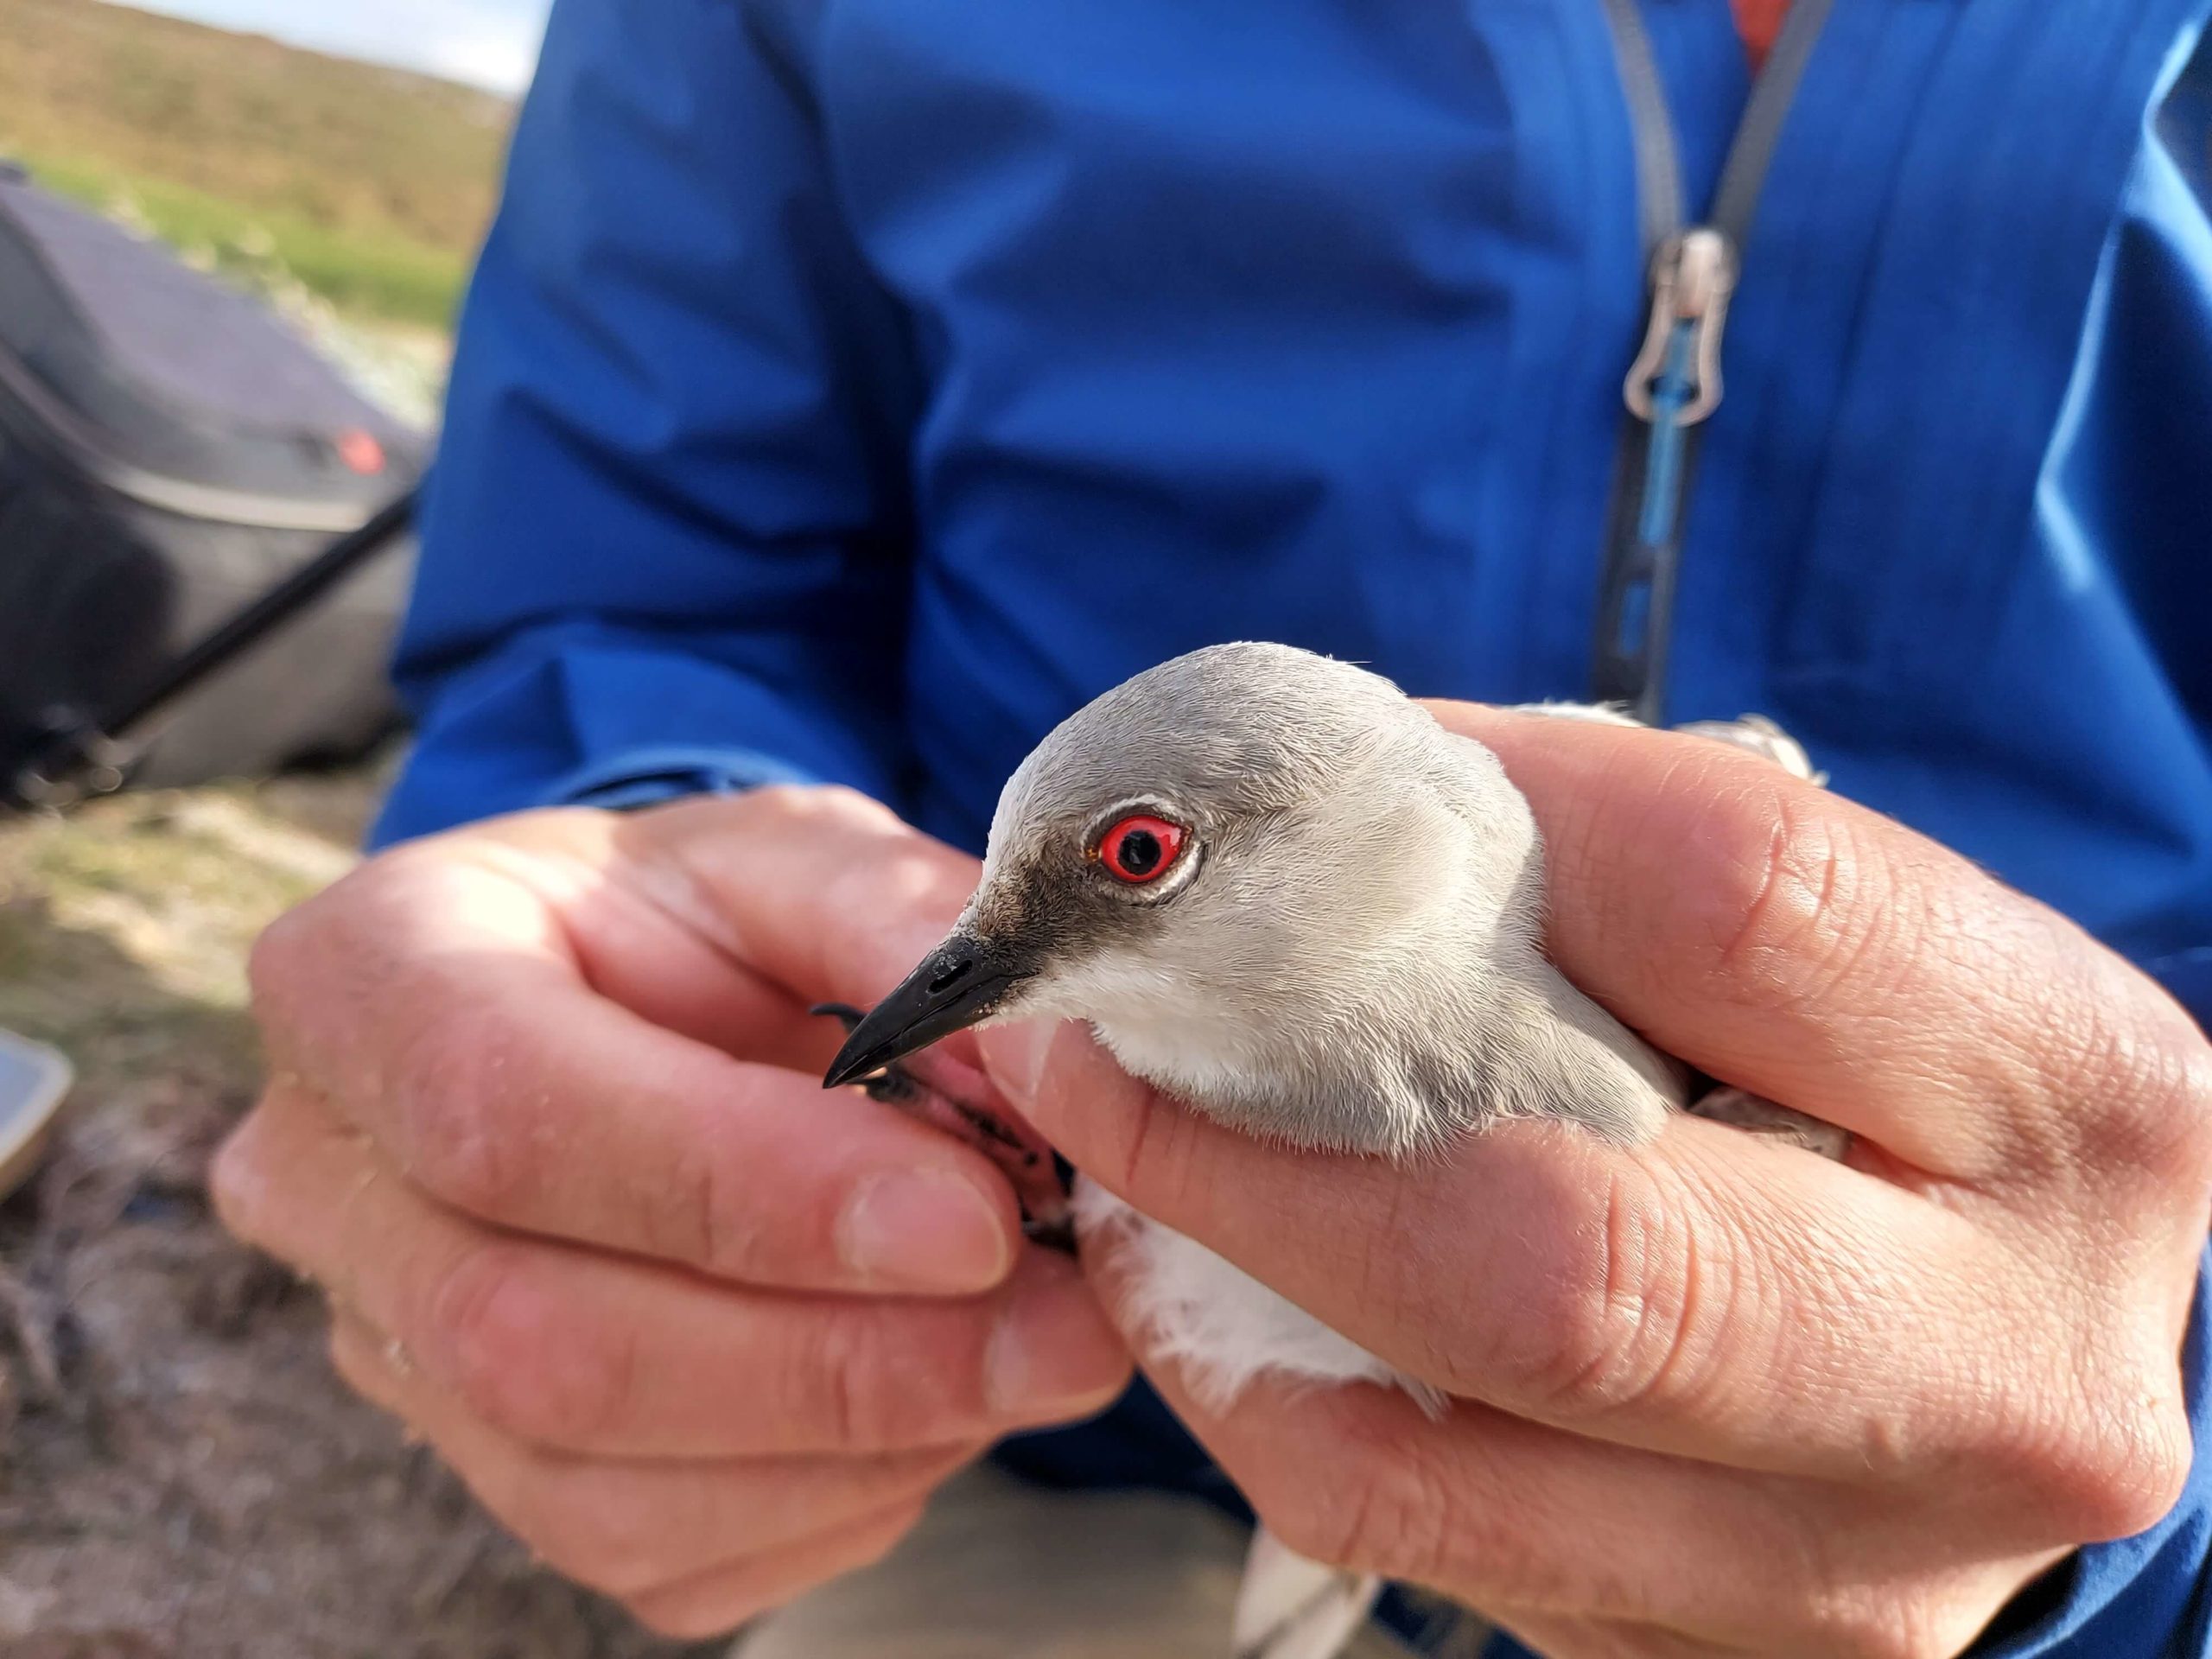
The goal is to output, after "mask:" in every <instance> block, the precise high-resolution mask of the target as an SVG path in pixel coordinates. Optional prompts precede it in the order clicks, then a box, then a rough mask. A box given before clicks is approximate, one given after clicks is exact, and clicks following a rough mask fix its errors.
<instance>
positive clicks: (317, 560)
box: [0, 486, 419, 808]
mask: <svg viewBox="0 0 2212 1659" xmlns="http://www.w3.org/2000/svg"><path fill="white" fill-rule="evenodd" d="M418 493H419V486H417V488H416V489H411V490H409V491H407V492H406V493H404V494H402V495H401V496H400V497H399V498H398V499H396V500H393V501H391V502H389V503H387V504H386V505H385V506H383V507H381V508H379V509H378V511H377V512H376V513H375V514H374V515H372V517H371V518H369V520H368V522H367V523H365V524H363V525H362V526H361V527H360V528H359V529H358V530H352V531H346V534H344V535H343V536H340V537H338V538H337V539H336V540H335V541H334V542H332V543H330V545H329V546H327V547H326V548H325V549H323V550H322V551H321V552H320V553H318V554H316V555H315V557H314V558H312V559H310V560H308V562H307V563H305V564H303V565H302V566H300V568H299V569H296V570H295V571H293V572H292V573H291V575H288V576H286V577H285V578H284V579H283V581H282V582H278V583H277V585H276V586H275V587H273V588H270V589H269V590H268V591H267V592H266V593H264V594H260V595H259V596H258V597H257V598H256V599H254V600H252V601H251V602H250V603H248V604H247V605H246V606H245V607H243V608H242V609H240V610H239V611H238V612H236V613H234V614H232V616H230V617H229V618H227V619H226V620H224V621H223V622H221V623H219V624H218V625H217V626H215V627H214V628H213V629H212V630H211V631H210V632H207V634H205V635H204V636H202V637H201V638H200V639H198V640H196V641H195V642H194V644H192V645H189V646H188V647H187V648H186V649H185V650H184V651H183V652H181V653H180V654H179V655H178V656H176V657H175V658H172V659H171V660H170V661H168V662H166V663H164V664H162V665H161V666H160V667H158V668H156V670H155V671H153V672H152V673H151V674H149V675H148V676H147V677H145V678H144V679H143V680H142V681H140V682H139V683H138V684H137V685H135V686H133V687H132V688H130V690H128V691H127V692H125V693H124V695H123V696H120V697H118V698H117V699H116V700H115V702H114V703H113V704H112V705H111V707H109V708H106V709H67V708H65V709H57V710H55V711H54V713H53V714H51V715H48V718H47V721H46V722H45V725H44V727H43V728H42V729H41V731H40V732H39V733H38V734H37V735H36V736H35V737H33V738H32V739H31V740H30V741H29V742H28V743H25V744H23V745H22V746H21V747H19V748H18V749H17V750H16V753H12V754H10V755H9V756H8V757H6V759H5V761H4V763H0V806H12V807H17V808H21V807H29V806H60V805H67V804H70V803H71V802H73V801H77V800H81V799H83V798H85V797H86V796H87V795H99V794H105V793H108V792H109V791H113V790H116V789H119V788H121V787H122V786H123V784H124V780H125V778H126V777H127V775H128V772H129V767H130V761H131V760H132V759H133V758H134V757H135V754H136V749H137V745H136V743H135V741H134V740H135V739H137V738H139V737H140V736H141V735H142V734H143V730H144V728H146V727H147V726H148V725H149V724H150V723H152V722H153V721H156V719H157V718H158V717H159V716H160V715H162V713H163V712H164V711H165V710H167V709H168V708H169V706H170V705H171V704H173V703H175V702H176V701H177V700H178V699H179V698H181V697H182V696H185V695H186V694H187V693H188V692H189V691H191V690H194V688H195V687H197V686H199V685H200V683H201V682H203V681H205V680H206V679H207V677H209V676H211V675H213V674H215V673H217V672H219V671H221V670H222V669H224V668H226V667H227V666H228V665H229V664H231V663H232V662H233V661H235V660H236V659H237V658H238V657H239V656H240V655H242V654H243V653H245V652H248V651H251V649H252V648H253V647H254V646H255V645H258V644H259V643H260V642H261V641H262V640H263V639H266V638H268V636H269V635H270V634H271V633H273V632H276V631H277V629H278V628H280V627H283V626H284V624H285V623H287V622H289V621H290V620H292V619H293V618H294V617H296V616H297V615H298V614H299V613H301V612H302V611H303V610H305V609H306V608H307V607H308V606H309V605H312V604H314V603H315V601H316V600H318V599H320V598H321V596H322V595H323V594H325V593H327V592H328V591H329V590H330V588H332V587H334V585H336V584H337V583H338V582H340V581H341V580H343V579H344V578H345V577H346V576H347V575H351V574H352V573H353V571H354V570H355V569H358V568H359V566H361V565H362V564H364V563H366V562H367V561H368V560H370V559H372V558H373V557H375V556H377V555H378V553H381V552H383V551H384V550H385V548H387V547H389V546H391V543H393V542H395V541H397V539H398V538H399V537H400V536H401V535H402V534H403V533H404V531H406V529H407V528H408V526H409V525H410V524H412V523H413V522H414V520H415V506H416V497H417V494H418Z"/></svg>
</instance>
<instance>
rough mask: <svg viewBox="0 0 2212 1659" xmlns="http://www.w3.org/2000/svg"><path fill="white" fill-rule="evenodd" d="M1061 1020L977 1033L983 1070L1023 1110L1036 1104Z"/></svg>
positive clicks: (1000, 1027)
mask: <svg viewBox="0 0 2212 1659" xmlns="http://www.w3.org/2000/svg"><path fill="white" fill-rule="evenodd" d="M1064 1023H1065V1022H1063V1021H1061V1020H1023V1021H1022V1022H1021V1023H1020V1024H1019V1025H1011V1026H993V1027H988V1028H987V1029H985V1030H984V1031H982V1032H981V1033H977V1039H976V1040H977V1043H978V1045H979V1046H980V1047H981V1049H982V1055H983V1069H984V1070H985V1071H988V1072H989V1073H990V1076H991V1081H992V1082H993V1083H995V1084H997V1085H998V1087H999V1090H1000V1092H1001V1093H1002V1094H1004V1095H1005V1096H1007V1099H1009V1100H1011V1101H1012V1102H1013V1103H1014V1104H1015V1105H1017V1106H1019V1107H1020V1108H1021V1109H1023V1110H1024V1111H1027V1109H1029V1108H1030V1107H1032V1106H1033V1105H1035V1104H1036V1102H1037V1084H1038V1082H1039V1079H1040V1078H1042V1077H1044V1075H1045V1066H1046V1062H1047V1061H1049V1060H1050V1059H1051V1058H1052V1048H1053V1046H1054V1045H1055V1044H1057V1043H1058V1041H1059V1038H1060V1031H1061V1027H1062V1026H1063V1024H1064Z"/></svg>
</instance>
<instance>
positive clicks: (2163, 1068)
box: [1428, 703, 2202, 1185]
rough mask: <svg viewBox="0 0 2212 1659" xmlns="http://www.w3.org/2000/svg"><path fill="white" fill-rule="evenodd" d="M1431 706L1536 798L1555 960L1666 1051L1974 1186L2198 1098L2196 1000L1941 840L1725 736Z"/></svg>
mask: <svg viewBox="0 0 2212 1659" xmlns="http://www.w3.org/2000/svg"><path fill="white" fill-rule="evenodd" d="M1428 706H1429V708H1430V710H1431V712H1432V713H1433V714H1434V715H1436V716H1437V718H1438V719H1439V720H1440V721H1442V722H1443V723H1444V724H1445V725H1446V726H1447V727H1449V728H1451V729H1452V730H1454V731H1458V732H1460V733H1462V734H1465V735H1467V736H1471V737H1473V738H1476V739H1478V740H1479V741H1481V742H1483V743H1484V744H1486V745H1488V746H1489V747H1491V749H1493V750H1494V751H1495V752H1496V753H1497V756H1498V758H1499V759H1500V760H1502V761H1503V763H1504V765H1505V768H1506V771H1507V772H1508V773H1509V774H1510V776H1511V778H1512V779H1513V781H1514V783H1515V784H1516V785H1518V786H1519V787H1520V788H1521V790H1522V792H1523V793H1524V794H1526V795H1527V796H1528V798H1529V804H1530V805H1531V806H1532V807H1533V808H1534V809H1535V814H1536V818H1537V822H1538V823H1539V824H1540V825H1541V828H1542V830H1543V834H1544V841H1545V845H1546V850H1547V860H1546V863H1547V878H1548V885H1547V891H1548V898H1549V924H1548V930H1549V931H1548V941H1549V945H1550V949H1551V951H1552V954H1553V956H1554V959H1555V960H1556V961H1557V962H1558V963H1559V964H1560V967H1561V968H1562V969H1565V971H1566V973H1567V976H1568V977H1569V978H1570V979H1572V980H1573V982H1575V983H1576V984H1577V985H1579V986H1580V987H1581V988H1583V989H1584V990H1586V991H1588V992H1589V993H1590V994H1591V995H1593V996H1595V997H1597V998H1598V999H1599V1001H1602V1002H1604V1003H1605V1006H1606V1007H1609V1008H1611V1010H1612V1011H1613V1012H1614V1013H1615V1014H1618V1015H1619V1016H1620V1017H1621V1018H1622V1019H1624V1020H1626V1021H1627V1022H1628V1023H1629V1024H1630V1026H1632V1027H1635V1028H1636V1029H1637V1030H1638V1031H1640V1032H1642V1033H1643V1034H1644V1035H1645V1036H1647V1037H1649V1039H1651V1040H1652V1041H1653V1042H1655V1043H1656V1044H1657V1045H1658V1046H1661V1047H1662V1048H1664V1049H1666V1050H1667V1051H1668V1052H1670V1053H1674V1054H1676V1055H1679V1056H1680V1057H1681V1058H1684V1059H1687V1060H1688V1061H1690V1062H1692V1063H1693V1064H1694V1065H1700V1066H1703V1067H1705V1068H1706V1069H1707V1070H1708V1071H1713V1072H1714V1073H1715V1074H1716V1075H1719V1076H1720V1077H1724V1078H1726V1081H1728V1082H1730V1083H1733V1084H1740V1085H1741V1086H1743V1087H1745V1088H1746V1089H1749V1090H1752V1091H1753V1092H1754V1093H1757V1094H1761V1095H1764V1096H1767V1097H1768V1098H1770V1099H1772V1100H1777V1101H1781V1102H1783V1103H1784V1104H1787V1105H1789V1106H1792V1107H1795V1108H1796V1109H1799V1110H1801V1111H1804V1112H1808V1113H1810V1114H1811V1115H1813V1116H1815V1117H1821V1118H1824V1119H1827V1121H1829V1122H1834V1123H1837V1124H1840V1125H1841V1126H1842V1127H1844V1128H1848V1129H1851V1130H1852V1131H1853V1132H1854V1133H1856V1134H1859V1135H1864V1136H1866V1137H1867V1138H1869V1139H1871V1140H1872V1141H1877V1142H1878V1143H1879V1144H1880V1145H1881V1146H1883V1147H1886V1148H1888V1149H1889V1150H1890V1151H1891V1152H1893V1153H1895V1154H1897V1155H1898V1156H1899V1157H1901V1158H1904V1159H1905V1160H1908V1161H1909V1162H1910V1163H1912V1164H1915V1165H1917V1166H1920V1167H1922V1168H1924V1169H1929V1170H1932V1171H1935V1172H1936V1173H1941V1174H1947V1175H1954V1176H1960V1177H1963V1178H1966V1179H1969V1180H1973V1181H1974V1182H1976V1183H1977V1184H1986V1185H2003V1184H2005V1183H2007V1182H2009V1181H2012V1180H2017V1179H2028V1178H2031V1177H2032V1176H2033V1175H2034V1174H2035V1173H2037V1172H2038V1171H2039V1170H2040V1169H2042V1168H2044V1167H2046V1166H2049V1165H2050V1163H2052V1162H2053V1161H2056V1160H2061V1159H2064V1158H2068V1157H2070V1155H2071V1154H2072V1153H2073V1151H2074V1150H2075V1149H2076V1148H2079V1147H2101V1150H2100V1152H2099V1153H2098V1160H2101V1162H2102V1163H2103V1164H2113V1163H2116V1162H2118V1161H2124V1160H2115V1159H2114V1158H2113V1153H2112V1150H2111V1148H2112V1147H2113V1143H2114V1138H2115V1136H2116V1135H2117V1136H2118V1137H2119V1141H2120V1145H2121V1146H2123V1147H2138V1146H2139V1143H2141V1142H2143V1141H2145V1140H2146V1139H2147V1140H2149V1141H2153V1142H2155V1141H2158V1140H2159V1138H2160V1137H2162V1136H2171V1135H2177V1134H2180V1133H2182V1132H2183V1129H2182V1128H2181V1126H2182V1125H2184V1124H2186V1123H2187V1122H2189V1121H2190V1120H2191V1119H2193V1118H2194V1117H2195V1116H2200V1115H2201V1110H2202V1109H2201V1104H2200V1107H2199V1109H2198V1111H2197V1112H2196V1113H2190V1112H2184V1111H2183V1110H2182V1109H2180V1106H2181V1096H2182V1095H2183V1094H2184V1093H2186V1092H2187V1090H2188V1089H2189V1087H2190V1080H2189V1077H2188V1076H2187V1072H2188V1069H2189V1062H2190V1058H2191V1057H2192V1056H2194V1055H2195V1054H2196V1052H2197V1049H2198V1047H2199V1045H2198V1044H2197V1042H2196V1039H2195V1038H2194V1035H2193V1033H2190V1031H2189V1030H2188V1028H2187V1026H2186V1022H2185V1020H2184V1019H2183V1016H2182V1015H2181V1014H2180V1013H2179V1011H2178V1010H2177V1009H2175V1008H2173V1007H2171V1004H2170V1003H2168V1002H2167V1001H2166V1000H2165V999H2164V997H2163V996H2162V995H2159V994H2158V993H2157V992H2156V991H2155V990H2154V989H2152V988H2149V987H2148V985H2147V982H2145V981H2143V980H2142V979H2141V977H2140V976H2139V975H2137V974H2136V973H2135V972H2134V970H2133V969H2130V968H2129V967H2128V966H2127V965H2126V963H2122V962H2121V961H2120V959H2119V958H2118V957H2114V956H2113V955H2112V954H2111V953H2110V952H2108V951H2107V950H2103V949H2102V948H2101V946H2098V945H2096V944H2094V943H2092V942H2090V941H2089V940H2088V939H2087V938H2085V936H2083V935H2082V932H2081V931H2080V930H2079V929H2077V928H2076V927H2075V926H2074V925H2072V924H2071V923H2069V922H2067V921H2066V920H2064V919H2063V918H2061V917H2059V916H2057V915H2056V914H2055V913H2054V912H2051V911H2050V910H2048V909H2046V908H2045V907H2044V906H2040V905H2037V904H2035V903H2034V902H2032V901H2031V900H2030V899H2025V898H2024V897H2022V896H2021V895H2020V894H2018V893H2014V892H2012V890H2011V889H2009V888H2007V887H2004V886H2002V885H2001V884H2000V883H1999V882H1998V881H1996V880H1992V879H1991V878H1990V877H1989V876H1987V875H1986V874H1983V873H1982V872H1981V871H1980V870H1979V869H1977V868H1974V866H1973V865H1972V864H1970V863H1969V862H1967V860H1965V859H1963V858H1961V857H1960V856H1958V855H1955V854H1954V853H1951V852H1949V851H1948V850H1946V849H1943V848H1942V847H1939V846H1938V845H1936V843H1935V842H1931V841H1929V840H1928V839H1926V838H1925V837H1924V836H1918V835H1916V834H1914V833H1913V832H1912V831H1910V830H1909V829H1904V828H1903V827H1902V826H1901V825H1899V824H1897V823H1894V822H1892V821H1891V820H1890V819H1888V818H1885V817H1881V816H1880V815H1878V814H1877V813H1874V812H1871V811H1868V810H1866V809H1865V808H1863V807H1859V806H1857V805H1854V804H1852V803H1851V802H1849V801H1847V800H1845V799H1843V798H1840V797H1838V796H1836V795H1833V794H1830V793H1828V792H1827V791H1824V790H1821V789H1820V788H1818V787H1816V786H1815V785H1810V784H1807V783H1802V782H1800V781H1799V780H1797V779H1794V778H1792V777H1790V776H1789V774H1787V773H1786V772H1783V769H1782V768H1780V767H1778V766H1772V765H1770V764H1768V763H1766V762H1764V761H1762V760H1758V759H1757V758H1756V757H1753V756H1751V755H1747V754H1745V753H1740V752H1738V751H1737V750H1735V749H1732V748H1731V747H1728V746H1726V745H1724V744H1719V743H1713V742H1709V741H1701V740H1699V739H1696V738H1691V737H1681V736H1675V735H1669V734H1657V733H1652V732H1646V731H1637V730H1625V729H1621V728H1614V727H1610V726H1605V725H1598V724H1591V723H1586V722H1582V721H1559V720H1548V719H1544V718H1541V717H1539V716H1534V715H1514V714H1509V713H1506V712H1503V711H1501V710H1497V709H1484V708H1481V707H1478V706H1476V705H1473V704H1468V703H1432V704H1430V705H1428ZM2200 1064H2201V1062H2200ZM2057 1077H2065V1078H2068V1079H2069V1080H2070V1083H2071V1084H2072V1085H2073V1086H2072V1087H2070V1088H2069V1090H2066V1091H2064V1092H2063V1093H2062V1092H2061V1091H2058V1090H2054V1089H2053V1087H2052V1086H2051V1080H2052V1079H2054V1078H2057ZM2199 1081H2200V1083H2201V1077H2200V1079H2199ZM2115 1120H2119V1121H2118V1122H2115Z"/></svg>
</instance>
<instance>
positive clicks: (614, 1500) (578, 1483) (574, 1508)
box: [487, 1460, 681, 1597]
mask: <svg viewBox="0 0 2212 1659" xmlns="http://www.w3.org/2000/svg"><path fill="white" fill-rule="evenodd" d="M487 1502H488V1503H490V1507H492V1508H493V1510H496V1511H498V1512H499V1514H500V1515H501V1516H503V1518H505V1520H506V1521H507V1523H508V1524H509V1525H510V1526H512V1528H513V1529H514V1530H515V1532H516V1533H517V1534H518V1535H519V1536H520V1537H521V1538H522V1539H523V1540H524V1541H525V1542H526V1543H528V1544H529V1545H530V1547H531V1548H532V1549H533V1550H535V1551H536V1552H537V1554H538V1555H539V1556H540V1557H542V1558H543V1560H545V1562H546V1563H547V1564H548V1565H549V1566H550V1567H553V1568H554V1569H555V1570H556V1572H558V1573H562V1574H563V1576H564V1577H567V1578H570V1579H574V1580H575V1581H576V1582H577V1583H579V1584H583V1585H588V1586H590V1587H591V1588H593V1589H594V1590H597V1591H599V1592H601V1593H602V1594H605V1595H610V1596H618V1597H619V1596H632V1595H639V1594H642V1593H643V1592H646V1591H649V1590H651V1589H652V1588H653V1587H654V1586H657V1585H661V1584H665V1583H666V1582H668V1580H670V1579H671V1577H673V1576H675V1575H676V1573H677V1572H679V1571H680V1570H681V1568H680V1567H671V1561H670V1559H669V1551H668V1548H667V1544H668V1540H667V1539H666V1538H665V1537H664V1536H663V1532H662V1529H661V1528H660V1527H659V1526H658V1524H657V1523H656V1518H655V1516H653V1515H652V1512H651V1511H650V1510H641V1509H640V1507H639V1503H637V1502H636V1501H635V1500H634V1499H633V1498H632V1497H630V1496H629V1495H628V1494H627V1493H626V1491H625V1490H624V1489H623V1487H622V1486H621V1485H620V1484H619V1483H618V1482H616V1481H614V1480H612V1479H601V1478H595V1477H594V1475H593V1474H591V1473H589V1472H587V1471H572V1470H567V1469H562V1468H557V1467H554V1466H551V1465H548V1464H546V1463H544V1462H543V1461H542V1460H533V1461H532V1462H531V1463H530V1464H529V1465H526V1466H525V1467H524V1469H522V1470H521V1471H518V1473H517V1474H516V1475H515V1476H514V1477H512V1479H511V1482H510V1484H509V1486H508V1489H507V1491H506V1492H505V1495H504V1499H503V1501H493V1500H490V1499H487Z"/></svg>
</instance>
